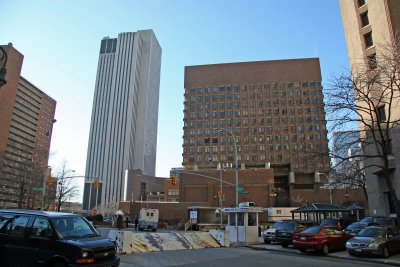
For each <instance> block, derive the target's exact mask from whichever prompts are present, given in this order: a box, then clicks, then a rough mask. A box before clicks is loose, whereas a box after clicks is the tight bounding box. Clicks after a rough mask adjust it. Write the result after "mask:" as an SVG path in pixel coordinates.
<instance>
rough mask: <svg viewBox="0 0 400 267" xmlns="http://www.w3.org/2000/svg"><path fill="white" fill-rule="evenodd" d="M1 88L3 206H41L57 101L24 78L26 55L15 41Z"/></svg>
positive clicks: (0, 179) (0, 190) (0, 182)
mask: <svg viewBox="0 0 400 267" xmlns="http://www.w3.org/2000/svg"><path fill="white" fill-rule="evenodd" d="M2 48H3V49H4V50H5V51H6V53H7V55H8V60H7V64H6V69H7V74H6V80H7V83H6V84H5V85H4V86H3V87H1V89H0V125H1V127H0V207H23V208H35V207H40V202H41V192H39V191H35V190H34V188H40V187H42V181H43V177H44V175H45V174H46V173H47V171H48V170H47V167H46V166H47V165H48V156H49V150H50V142H51V135H52V130H53V123H54V122H55V120H54V114H55V108H56V101H55V100H54V99H52V98H51V97H49V96H48V95H47V94H45V93H44V92H43V91H41V90H40V89H39V88H37V87H36V86H35V85H33V84H32V83H30V82H29V81H28V80H26V79H25V78H23V77H21V69H22V63H23V59H24V56H23V55H22V54H21V53H20V52H19V51H18V50H16V49H15V48H14V47H13V46H12V45H11V44H8V45H3V46H2Z"/></svg>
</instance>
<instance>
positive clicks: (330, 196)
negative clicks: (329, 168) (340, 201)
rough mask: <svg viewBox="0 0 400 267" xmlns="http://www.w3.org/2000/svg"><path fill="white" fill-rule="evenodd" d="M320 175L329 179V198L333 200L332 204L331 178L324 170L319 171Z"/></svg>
mask: <svg viewBox="0 0 400 267" xmlns="http://www.w3.org/2000/svg"><path fill="white" fill-rule="evenodd" d="M317 174H318V175H320V174H322V175H324V176H325V177H326V179H328V188H329V200H330V202H331V205H332V187H331V179H330V178H329V176H328V175H327V174H326V173H323V172H318V173H317Z"/></svg>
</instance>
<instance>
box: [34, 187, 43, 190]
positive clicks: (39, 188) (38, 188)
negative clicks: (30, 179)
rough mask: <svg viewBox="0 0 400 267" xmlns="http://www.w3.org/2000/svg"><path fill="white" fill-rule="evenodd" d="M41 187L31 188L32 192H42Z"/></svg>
mask: <svg viewBox="0 0 400 267" xmlns="http://www.w3.org/2000/svg"><path fill="white" fill-rule="evenodd" d="M42 190H43V187H33V188H32V191H42Z"/></svg>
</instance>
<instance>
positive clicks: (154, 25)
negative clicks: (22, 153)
mask: <svg viewBox="0 0 400 267" xmlns="http://www.w3.org/2000/svg"><path fill="white" fill-rule="evenodd" d="M338 2H339V1H338V0H323V1H321V0H263V1H261V0H259V1H256V0H254V1H251V0H229V1H228V0H197V1H195V0H146V1H143V0H141V1H135V0H125V1H123V0H115V1H104V0H85V1H78V0H70V1H61V0H25V1H23V0H0V10H1V24H2V27H1V30H0V44H7V43H9V42H12V43H13V45H14V47H15V48H16V49H17V50H19V51H20V52H21V53H22V54H23V55H24V56H25V59H24V64H23V67H22V75H23V76H24V77H25V78H26V79H28V80H29V81H30V82H32V83H33V84H35V85H36V86H37V87H39V88H40V89H41V90H43V91H44V92H46V93H47V94H48V95H50V96H51V97H53V98H54V99H55V100H56V101H57V109H56V119H57V122H56V124H55V125H54V131H53V137H52V144H51V151H52V152H51V153H52V156H51V160H50V165H51V166H52V167H53V168H54V169H57V167H59V166H60V163H61V162H62V161H63V160H66V161H67V162H68V166H69V168H70V169H74V170H75V171H76V173H77V174H82V175H83V174H84V172H85V165H86V152H87V142H88V137H89V126H90V118H91V110H92V102H93V94H94V84H95V78H96V77H95V75H96V70H97V60H98V52H99V48H100V41H101V39H102V38H103V37H105V36H109V37H117V35H118V33H121V32H134V31H137V30H144V29H153V31H154V32H155V34H156V37H157V39H158V41H159V43H160V45H161V47H162V50H163V54H162V66H161V81H160V106H159V121H158V125H159V126H158V141H157V167H156V175H157V176H160V177H168V176H169V170H170V168H173V167H180V166H181V162H182V135H183V131H182V127H183V93H184V88H183V80H184V67H185V66H188V65H203V64H214V63H226V62H242V61H260V60H274V59H290V58H307V57H315V56H317V57H319V58H320V62H321V71H322V77H323V82H324V83H327V82H329V80H330V79H331V78H332V76H333V75H334V74H337V73H341V72H343V71H344V70H345V69H347V68H348V59H347V51H346V44H345V40H344V33H343V27H342V21H341V16H340V10H339V3H338Z"/></svg>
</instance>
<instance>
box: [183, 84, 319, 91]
mask: <svg viewBox="0 0 400 267" xmlns="http://www.w3.org/2000/svg"><path fill="white" fill-rule="evenodd" d="M316 86H321V82H316V81H310V82H301V83H300V82H279V83H278V82H273V83H268V82H266V83H257V84H243V85H242V86H240V85H233V86H232V85H227V86H220V87H208V88H207V87H206V88H190V89H189V90H188V89H187V90H186V92H187V93H189V92H190V93H191V94H195V93H197V94H203V93H205V94H208V93H219V92H232V91H240V90H243V91H247V90H255V89H258V90H261V89H285V88H288V89H291V88H300V87H303V88H307V87H316Z"/></svg>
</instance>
